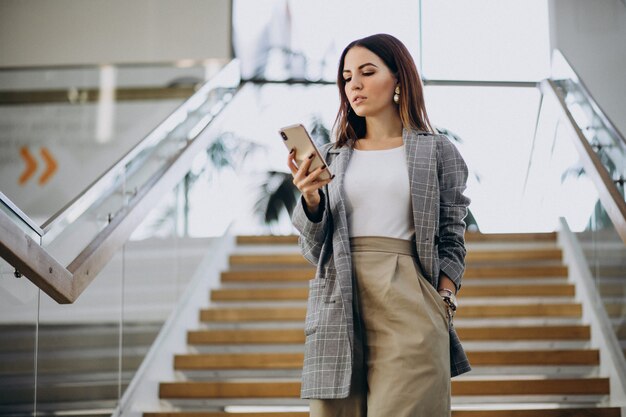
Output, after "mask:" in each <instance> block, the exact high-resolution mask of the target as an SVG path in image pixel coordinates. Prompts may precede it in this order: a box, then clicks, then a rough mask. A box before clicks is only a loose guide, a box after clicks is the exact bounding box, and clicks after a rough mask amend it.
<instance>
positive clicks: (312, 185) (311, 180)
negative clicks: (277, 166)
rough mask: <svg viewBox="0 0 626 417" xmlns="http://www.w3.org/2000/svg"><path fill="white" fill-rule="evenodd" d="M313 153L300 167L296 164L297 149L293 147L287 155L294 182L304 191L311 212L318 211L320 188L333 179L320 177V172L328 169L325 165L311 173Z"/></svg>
mask: <svg viewBox="0 0 626 417" xmlns="http://www.w3.org/2000/svg"><path fill="white" fill-rule="evenodd" d="M312 155H315V154H311V155H309V158H305V159H304V161H303V162H302V164H300V167H299V168H298V167H297V166H296V161H295V159H296V150H295V149H292V150H291V152H290V153H289V156H288V157H287V164H288V165H289V169H290V170H291V174H292V175H293V183H294V185H295V186H296V188H298V190H300V192H301V193H302V197H304V201H305V202H306V205H307V209H308V210H309V212H311V213H316V212H317V209H318V208H319V204H320V195H319V191H318V190H319V189H320V188H322V187H323V186H325V185H326V184H328V183H329V182H331V181H332V178H328V179H325V180H322V179H320V178H319V176H320V174H321V173H322V172H324V170H325V169H326V167H325V166H321V167H319V168H317V169H316V170H315V171H313V172H310V173H309V167H310V166H311V162H312V161H313V159H312V158H311V156H312Z"/></svg>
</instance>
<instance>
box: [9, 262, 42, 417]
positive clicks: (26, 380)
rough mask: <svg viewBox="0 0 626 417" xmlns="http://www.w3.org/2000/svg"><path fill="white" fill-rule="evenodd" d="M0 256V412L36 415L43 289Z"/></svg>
mask: <svg viewBox="0 0 626 417" xmlns="http://www.w3.org/2000/svg"><path fill="white" fill-rule="evenodd" d="M14 271H15V269H14V268H13V267H12V266H10V265H9V264H8V263H6V262H5V261H4V260H3V259H0V415H23V416H30V415H33V413H34V411H35V375H36V374H35V346H36V336H37V324H36V323H37V298H38V294H39V289H38V288H37V287H35V286H34V285H33V284H32V283H31V282H30V281H29V280H28V279H26V278H25V277H21V278H16V277H15V275H14Z"/></svg>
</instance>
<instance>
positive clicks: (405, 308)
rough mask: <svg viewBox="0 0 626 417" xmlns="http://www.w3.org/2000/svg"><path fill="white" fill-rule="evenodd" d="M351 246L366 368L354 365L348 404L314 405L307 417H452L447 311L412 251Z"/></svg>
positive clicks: (379, 243) (369, 243)
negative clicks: (309, 416)
mask: <svg viewBox="0 0 626 417" xmlns="http://www.w3.org/2000/svg"><path fill="white" fill-rule="evenodd" d="M350 244H351V249H352V270H353V272H354V283H355V286H356V291H355V297H354V298H355V343H357V344H358V345H359V346H356V347H355V351H356V354H355V358H359V357H362V358H363V361H362V362H364V363H363V364H362V365H360V363H355V364H354V372H353V374H352V383H351V387H350V395H349V397H348V398H343V399H331V400H311V401H310V406H311V414H310V415H311V417H449V416H450V348H449V344H450V339H449V334H448V319H447V317H446V310H445V304H444V302H443V300H442V299H441V296H440V295H439V294H438V293H437V291H436V290H435V289H434V288H433V286H432V285H431V284H430V283H429V282H428V281H427V280H426V278H424V276H423V275H422V273H421V271H420V267H419V264H418V262H417V257H416V255H415V245H414V243H412V242H411V241H408V240H402V239H394V238H388V237H354V238H351V239H350ZM357 295H358V298H357V297H356V296H357ZM359 323H360V325H359ZM360 346H362V353H363V354H362V355H361V354H360V353H361V352H360V349H359V347H360ZM357 362H361V360H359V359H357Z"/></svg>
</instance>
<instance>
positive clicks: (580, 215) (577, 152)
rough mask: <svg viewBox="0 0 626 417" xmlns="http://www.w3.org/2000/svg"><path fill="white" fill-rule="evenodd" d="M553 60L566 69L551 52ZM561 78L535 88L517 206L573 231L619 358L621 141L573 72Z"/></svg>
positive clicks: (623, 251)
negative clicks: (534, 114)
mask: <svg viewBox="0 0 626 417" xmlns="http://www.w3.org/2000/svg"><path fill="white" fill-rule="evenodd" d="M560 60H562V61H560ZM556 61H557V62H561V64H562V65H565V64H567V63H566V62H565V61H564V58H563V57H562V56H560V54H558V52H557V55H556ZM568 68H569V66H568ZM561 74H562V78H559V79H556V80H549V82H550V83H553V85H555V86H556V89H553V88H551V84H549V83H548V82H546V83H544V84H543V85H542V91H543V93H544V94H543V96H542V102H541V106H540V112H539V116H538V119H537V126H536V131H535V138H534V142H533V148H532V154H531V155H532V156H531V159H530V162H529V166H528V170H527V176H526V185H525V189H524V200H523V201H524V204H525V209H526V210H528V212H529V213H530V214H531V215H536V216H544V217H547V218H549V221H550V222H554V223H555V224H556V222H557V221H558V218H559V217H563V218H564V219H565V221H566V222H567V225H568V227H569V229H571V230H572V231H573V232H574V235H575V236H576V237H577V239H578V242H579V244H580V246H581V248H582V250H583V252H584V255H585V261H586V263H587V265H588V266H589V272H590V274H591V276H592V277H593V283H594V285H595V287H596V289H597V292H598V294H599V295H600V297H601V299H602V302H603V305H604V308H605V311H606V313H607V315H608V317H609V320H610V322H611V325H612V326H613V330H614V333H615V337H616V338H617V340H618V341H619V343H620V344H621V348H622V352H621V353H624V352H625V351H626V241H625V240H624V239H625V238H624V231H623V225H624V223H625V220H626V219H625V218H624V217H623V214H622V213H621V212H620V211H619V210H616V207H618V208H619V207H620V205H622V204H623V203H624V187H623V182H622V181H621V180H622V179H623V176H624V169H626V164H625V159H624V156H625V155H626V154H625V153H624V142H623V138H622V136H621V135H620V134H619V132H618V131H617V130H616V129H615V128H614V127H613V125H612V124H610V121H608V119H606V118H605V117H604V115H603V113H602V112H601V110H600V109H599V107H597V105H596V104H595V101H594V100H593V97H591V95H590V94H589V92H588V91H587V90H586V89H585V87H584V85H583V84H582V83H581V82H580V81H579V80H578V78H577V76H576V75H575V72H574V71H573V70H572V69H571V68H569V73H568V74H565V73H563V72H561ZM585 142H586V143H587V144H588V145H589V146H584V144H585ZM581 144H582V145H583V146H581ZM590 161H591V162H590ZM594 161H595V163H594ZM600 161H601V163H599V162H600ZM603 179H610V180H605V181H603ZM607 201H608V204H607ZM620 229H621V230H620Z"/></svg>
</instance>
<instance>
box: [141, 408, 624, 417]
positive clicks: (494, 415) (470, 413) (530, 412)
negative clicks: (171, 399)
mask: <svg viewBox="0 0 626 417" xmlns="http://www.w3.org/2000/svg"><path fill="white" fill-rule="evenodd" d="M590 416H593V417H620V416H621V411H620V408H619V407H599V408H569V407H568V408H556V409H555V408H530V409H529V408H524V409H521V410H510V409H505V410H454V409H453V410H452V417H590ZM143 417H309V413H308V412H273V413H272V412H270V413H237V414H233V413H229V412H225V411H164V412H156V413H143Z"/></svg>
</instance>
